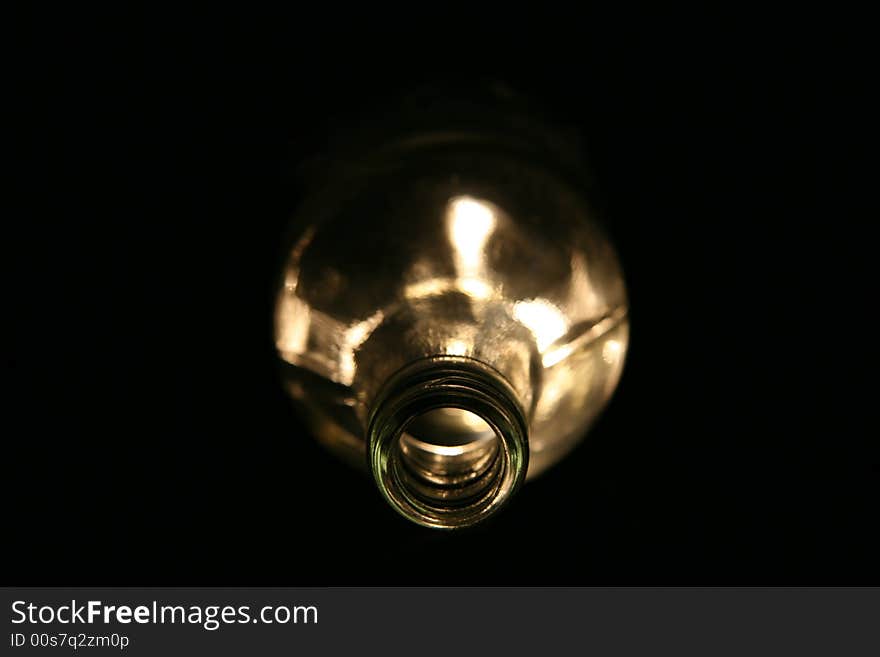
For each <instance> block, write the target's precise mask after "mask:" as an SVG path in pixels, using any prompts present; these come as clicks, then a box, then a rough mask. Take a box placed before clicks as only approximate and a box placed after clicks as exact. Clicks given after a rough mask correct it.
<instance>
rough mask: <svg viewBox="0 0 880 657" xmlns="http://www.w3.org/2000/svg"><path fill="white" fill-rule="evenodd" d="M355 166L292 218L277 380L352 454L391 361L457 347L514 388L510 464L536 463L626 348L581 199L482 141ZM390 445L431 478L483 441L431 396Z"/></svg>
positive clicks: (465, 414) (564, 448)
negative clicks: (519, 450)
mask: <svg viewBox="0 0 880 657" xmlns="http://www.w3.org/2000/svg"><path fill="white" fill-rule="evenodd" d="M357 164H358V166H352V167H349V168H348V169H347V170H346V172H345V173H340V174H339V175H338V176H337V178H336V180H335V181H334V182H332V183H331V184H329V185H327V186H325V187H324V188H323V189H322V190H321V191H320V192H316V193H315V194H313V196H312V197H311V198H310V199H309V201H308V202H307V203H306V204H305V205H304V207H302V208H301V210H300V212H299V213H298V216H297V225H298V226H299V232H298V237H297V239H296V240H295V241H294V243H293V245H292V247H291V249H290V256H289V258H288V261H287V264H286V267H285V270H284V276H283V283H282V285H281V287H280V290H279V293H278V298H277V307H276V318H275V321H276V345H277V349H278V354H279V356H280V358H281V359H282V361H283V364H284V377H285V384H286V386H287V390H288V391H289V393H290V395H291V396H292V397H293V398H294V399H295V400H296V401H297V402H298V403H299V405H300V406H301V408H302V410H303V412H304V413H305V414H306V417H308V419H309V421H310V424H311V426H312V428H313V430H314V432H315V434H316V436H317V437H318V438H319V439H320V440H321V441H322V442H323V443H324V444H325V445H327V446H328V447H330V448H331V449H332V450H333V451H334V452H336V453H337V454H339V455H340V456H342V457H343V458H346V459H347V460H349V461H350V462H352V463H355V464H358V465H361V466H363V465H365V464H366V463H367V458H366V450H367V446H366V430H367V425H368V422H369V416H370V412H371V409H372V405H373V403H374V401H375V399H376V397H377V394H378V393H379V391H380V390H381V388H382V386H383V385H384V384H385V383H386V382H387V381H388V380H389V378H390V377H391V376H392V375H393V374H394V373H395V372H397V371H399V370H401V369H402V368H404V367H405V366H407V365H408V364H410V363H413V362H415V361H417V360H419V359H423V358H429V357H433V356H441V355H445V356H461V357H466V358H470V359H475V360H477V361H480V362H481V363H484V364H486V365H488V366H490V367H491V368H493V369H494V371H496V372H497V373H498V375H499V376H501V377H503V378H504V379H505V380H506V382H507V383H508V384H509V385H510V386H511V387H512V389H513V390H514V391H515V395H516V398H517V399H516V401H517V402H518V403H519V405H520V406H521V408H522V409H523V411H524V416H525V420H526V423H527V426H528V450H529V453H530V456H529V461H528V463H529V465H528V477H534V476H535V475H537V474H539V473H541V472H542V471H544V470H545V469H546V468H547V467H548V466H550V465H552V464H553V463H554V462H556V461H558V460H559V459H560V458H562V457H563V456H564V455H565V454H566V453H567V452H568V451H569V450H570V449H571V448H572V447H573V446H574V445H575V444H576V443H577V441H579V440H580V439H581V438H582V437H583V436H584V433H585V431H586V429H587V428H588V426H589V425H590V423H591V422H592V421H593V420H594V418H595V417H596V416H597V414H598V413H599V412H600V410H601V409H602V408H603V406H604V405H605V403H606V402H607V400H608V399H609V397H610V396H611V394H612V392H613V391H614V388H615V386H616V384H617V381H618V378H619V376H620V372H621V367H622V365H623V360H624V356H625V354H626V350H627V339H628V324H627V301H626V293H625V288H624V283H623V278H622V275H621V271H620V267H619V265H618V261H617V258H616V256H615V254H614V251H613V249H612V247H611V245H610V244H609V242H608V240H607V239H606V237H605V236H604V235H603V233H602V232H601V231H600V229H599V228H598V227H597V226H596V224H595V223H594V222H593V221H592V220H591V210H590V207H589V204H588V202H587V200H586V199H585V198H584V197H583V196H582V195H581V194H580V193H579V192H578V191H577V190H576V189H575V188H573V187H571V186H569V185H568V184H566V183H565V182H564V181H563V179H562V177H559V176H556V175H554V174H553V173H552V170H550V169H548V168H547V167H546V166H544V165H543V164H541V163H538V162H533V161H530V160H529V159H528V158H525V157H521V156H517V155H514V154H512V153H507V152H504V151H502V150H493V149H490V148H485V147H475V146H467V145H465V144H455V145H448V146H434V147H423V148H418V149H399V150H397V151H393V152H388V153H385V154H384V155H383V156H382V157H377V158H376V159H373V160H369V161H364V162H359V163H357ZM400 448H401V450H402V452H403V453H404V454H405V457H406V459H407V460H408V461H409V463H410V464H411V465H413V467H421V468H422V469H423V470H424V471H425V476H426V477H428V478H430V477H435V478H441V479H442V478H443V477H444V476H453V475H455V474H456V473H459V474H461V473H460V472H458V470H459V468H457V467H456V465H455V458H453V457H456V458H460V459H464V460H469V461H471V462H474V463H483V464H485V462H486V460H487V459H489V457H490V456H491V454H492V453H493V452H494V451H497V440H496V436H495V435H494V433H493V431H492V429H491V427H489V426H488V425H487V424H486V422H485V421H483V420H482V419H481V418H480V417H479V416H477V415H475V414H473V413H470V412H469V411H468V410H466V409H440V410H434V411H432V412H428V413H424V414H423V415H421V416H420V417H419V418H417V420H415V421H413V423H412V424H410V425H409V426H408V427H407V430H406V431H405V432H404V433H403V434H402V435H401V438H400ZM432 464H433V465H432ZM450 473H451V474H450Z"/></svg>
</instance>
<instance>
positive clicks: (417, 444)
mask: <svg viewBox="0 0 880 657" xmlns="http://www.w3.org/2000/svg"><path fill="white" fill-rule="evenodd" d="M368 433H369V440H370V459H371V461H370V467H371V469H372V471H373V475H374V478H375V479H376V483H377V484H378V485H379V488H380V490H381V491H382V493H383V495H384V496H385V498H386V499H387V500H388V501H389V502H390V503H391V505H392V506H393V507H394V508H395V509H397V511H399V512H400V513H402V514H403V515H404V516H406V517H408V518H409V519H410V520H413V521H415V522H417V523H419V524H421V525H425V526H429V527H440V528H455V527H463V526H467V525H471V524H474V523H475V522H478V521H480V520H482V519H483V518H485V517H488V516H489V515H491V514H492V513H494V512H495V511H496V510H497V509H498V508H499V507H500V506H501V505H502V504H503V503H504V502H505V501H506V500H507V498H508V497H509V496H510V494H511V493H512V492H513V490H514V489H515V488H516V487H517V486H518V485H519V484H520V483H521V481H522V480H523V478H524V476H525V466H526V463H527V457H528V447H527V439H526V428H525V421H524V419H523V415H522V412H521V410H520V408H519V406H518V404H517V403H516V401H515V397H514V396H513V392H512V390H510V389H509V387H508V386H507V384H506V382H505V381H504V380H503V379H502V378H501V377H500V375H499V374H498V373H497V372H494V370H491V369H490V368H487V367H486V366H484V365H482V364H479V363H476V361H469V359H462V358H452V357H437V358H433V359H426V360H425V361H422V362H419V363H417V364H415V365H414V366H412V367H411V368H408V369H407V370H405V371H404V372H402V373H401V374H398V375H397V376H396V377H394V378H393V380H392V382H391V383H390V384H389V385H387V386H386V390H385V394H384V395H381V396H380V400H379V402H378V403H377V404H376V406H375V407H374V412H373V413H372V416H371V422H370V427H369V431H368Z"/></svg>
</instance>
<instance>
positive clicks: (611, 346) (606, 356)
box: [602, 340, 623, 365]
mask: <svg viewBox="0 0 880 657" xmlns="http://www.w3.org/2000/svg"><path fill="white" fill-rule="evenodd" d="M622 351H623V346H622V345H621V344H620V341H618V340H608V341H607V342H606V343H605V344H604V345H602V360H604V361H605V362H606V363H608V364H609V365H616V364H617V361H619V360H620V354H621V352H622Z"/></svg>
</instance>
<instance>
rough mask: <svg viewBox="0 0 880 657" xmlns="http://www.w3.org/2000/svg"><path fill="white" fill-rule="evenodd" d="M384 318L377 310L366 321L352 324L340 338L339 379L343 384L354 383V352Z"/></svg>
mask: <svg viewBox="0 0 880 657" xmlns="http://www.w3.org/2000/svg"><path fill="white" fill-rule="evenodd" d="M384 318H385V314H384V313H383V312H382V311H381V310H377V311H376V312H375V313H373V314H372V315H370V316H369V317H368V318H367V319H365V320H363V321H362V322H357V323H356V324H352V325H351V326H349V327H348V328H347V329H346V331H345V333H344V334H343V337H342V344H341V345H340V346H339V377H340V379H341V381H342V382H343V383H346V384H351V383H352V381H354V374H355V362H354V352H355V351H357V349H358V348H359V347H360V346H361V345H362V344H363V343H364V342H366V341H367V338H369V337H370V334H371V333H372V332H373V331H374V330H375V329H376V327H377V326H379V324H381V323H382V320H383V319H384Z"/></svg>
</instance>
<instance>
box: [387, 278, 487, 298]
mask: <svg viewBox="0 0 880 657" xmlns="http://www.w3.org/2000/svg"><path fill="white" fill-rule="evenodd" d="M448 292H460V293H462V294H466V295H468V296H469V297H471V298H474V299H480V300H481V301H482V300H486V299H489V298H490V297H492V295H493V294H494V290H493V289H492V288H491V287H490V286H489V284H488V283H486V282H485V281H481V280H479V279H477V278H430V279H428V280H426V281H419V282H418V283H412V284H410V285H407V286H406V287H405V288H404V291H403V294H404V296H405V297H406V298H407V299H423V298H425V297H432V296H439V295H441V294H446V293H448Z"/></svg>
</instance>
